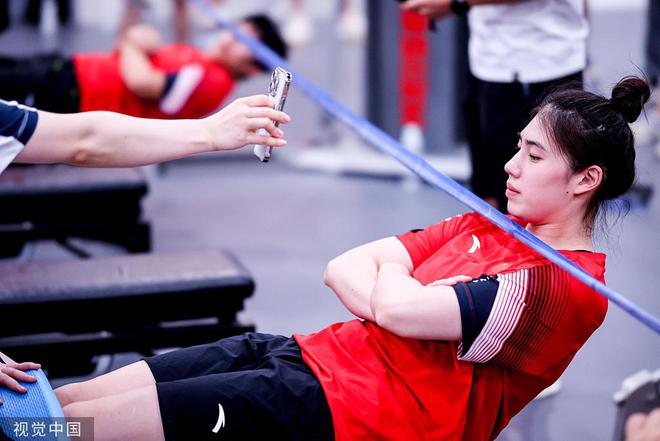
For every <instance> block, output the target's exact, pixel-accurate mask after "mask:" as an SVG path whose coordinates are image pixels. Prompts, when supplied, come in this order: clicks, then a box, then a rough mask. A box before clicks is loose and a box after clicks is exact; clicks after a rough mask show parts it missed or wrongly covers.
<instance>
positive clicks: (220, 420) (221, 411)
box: [211, 403, 225, 433]
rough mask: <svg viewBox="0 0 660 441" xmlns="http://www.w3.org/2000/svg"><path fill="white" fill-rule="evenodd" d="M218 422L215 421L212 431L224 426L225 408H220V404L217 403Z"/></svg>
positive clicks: (216, 431)
mask: <svg viewBox="0 0 660 441" xmlns="http://www.w3.org/2000/svg"><path fill="white" fill-rule="evenodd" d="M218 410H219V414H218V422H217V423H215V427H214V428H213V429H211V431H212V432H213V433H218V432H219V431H220V429H222V428H223V427H225V410H224V409H223V408H222V404H220V403H218Z"/></svg>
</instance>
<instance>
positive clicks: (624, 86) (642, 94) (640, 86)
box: [610, 76, 651, 123]
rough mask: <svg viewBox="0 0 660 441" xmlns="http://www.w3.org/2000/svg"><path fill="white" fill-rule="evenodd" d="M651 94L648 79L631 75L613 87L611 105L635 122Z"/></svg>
mask: <svg viewBox="0 0 660 441" xmlns="http://www.w3.org/2000/svg"><path fill="white" fill-rule="evenodd" d="M650 96H651V89H650V88H649V85H648V84H647V83H646V81H644V80H642V79H641V78H638V77H634V76H630V77H625V78H623V79H622V80H621V81H619V82H618V83H617V84H616V86H614V88H613V89H612V98H611V99H610V105H611V106H612V108H613V109H614V110H616V111H617V112H619V113H620V114H621V115H623V118H624V119H625V120H626V121H627V122H629V123H632V122H635V121H636V120H637V118H638V117H639V114H640V113H642V109H643V108H644V104H646V102H647V101H648V100H649V97H650Z"/></svg>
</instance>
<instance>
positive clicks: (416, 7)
mask: <svg viewBox="0 0 660 441" xmlns="http://www.w3.org/2000/svg"><path fill="white" fill-rule="evenodd" d="M450 5H451V0H408V1H406V2H405V3H403V4H402V5H401V9H404V10H407V11H412V12H417V13H418V14H422V15H426V16H427V17H428V18H430V19H431V20H440V19H442V18H445V17H447V16H449V15H451V14H452V12H451V8H450Z"/></svg>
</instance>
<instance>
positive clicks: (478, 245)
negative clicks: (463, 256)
mask: <svg viewBox="0 0 660 441" xmlns="http://www.w3.org/2000/svg"><path fill="white" fill-rule="evenodd" d="M479 248H481V242H479V239H478V238H477V236H475V235H474V234H473V235H472V247H470V249H469V250H468V254H472V253H474V252H475V251H477V250H478V249H479Z"/></svg>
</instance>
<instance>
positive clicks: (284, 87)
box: [254, 67, 292, 162]
mask: <svg viewBox="0 0 660 441" xmlns="http://www.w3.org/2000/svg"><path fill="white" fill-rule="evenodd" d="M291 79H292V76H291V73H290V72H287V71H286V70H284V69H282V68H281V67H278V68H277V69H275V70H274V71H273V74H272V76H271V78H270V85H269V86H268V95H269V96H271V97H273V100H275V110H283V109H284V103H285V102H286V97H287V95H288V93H289V85H290V84H291ZM277 126H279V123H277V122H276V123H275V127H277ZM262 132H263V133H262ZM259 134H263V135H267V134H268V133H267V132H266V130H264V129H259ZM272 150H273V148H272V147H269V146H265V145H255V146H254V154H255V155H256V156H257V158H259V160H260V161H261V162H268V161H269V160H270V156H271V153H272Z"/></svg>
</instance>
